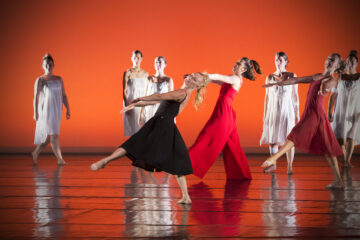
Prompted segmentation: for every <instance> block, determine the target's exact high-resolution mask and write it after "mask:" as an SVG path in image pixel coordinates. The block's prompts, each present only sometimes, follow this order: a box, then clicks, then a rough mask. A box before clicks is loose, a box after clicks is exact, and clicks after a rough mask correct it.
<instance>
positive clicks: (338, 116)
mask: <svg viewBox="0 0 360 240" xmlns="http://www.w3.org/2000/svg"><path fill="white" fill-rule="evenodd" d="M357 65H358V56H357V51H354V50H353V51H351V52H350V54H349V56H348V57H347V59H346V73H344V74H341V79H340V81H339V82H338V85H337V88H334V90H333V91H332V93H331V96H330V102H329V106H328V117H329V121H330V122H332V123H331V127H332V129H333V130H334V134H335V136H336V138H337V139H338V142H339V144H340V146H341V148H342V150H343V153H344V165H343V166H344V167H353V165H352V164H351V157H352V154H353V152H354V145H358V144H360V126H359V124H360V123H359V120H360V81H359V80H360V73H358V72H356V67H357ZM335 101H336V106H335V109H334V116H332V114H331V109H332V107H333V106H334V103H335Z"/></svg>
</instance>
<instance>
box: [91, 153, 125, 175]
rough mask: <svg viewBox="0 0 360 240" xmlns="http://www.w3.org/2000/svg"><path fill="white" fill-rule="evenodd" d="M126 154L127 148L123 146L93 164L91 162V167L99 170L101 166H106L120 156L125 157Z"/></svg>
mask: <svg viewBox="0 0 360 240" xmlns="http://www.w3.org/2000/svg"><path fill="white" fill-rule="evenodd" d="M125 155H126V150H125V149H123V148H118V149H116V150H115V151H114V152H113V153H112V154H111V155H110V156H107V157H105V158H103V159H101V160H99V161H97V162H95V163H93V164H91V166H90V168H91V170H93V171H97V170H99V169H100V168H104V167H105V165H106V164H108V163H109V162H111V161H114V160H116V159H118V158H121V157H124V156H125Z"/></svg>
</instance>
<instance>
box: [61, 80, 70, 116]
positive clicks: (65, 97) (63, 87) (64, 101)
mask: <svg viewBox="0 0 360 240" xmlns="http://www.w3.org/2000/svg"><path fill="white" fill-rule="evenodd" d="M60 82H61V91H62V96H63V104H64V106H65V107H66V119H70V106H69V101H68V98H67V96H66V93H65V86H64V81H63V80H62V79H61V78H60Z"/></svg>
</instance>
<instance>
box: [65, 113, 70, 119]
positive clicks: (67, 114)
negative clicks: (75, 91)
mask: <svg viewBox="0 0 360 240" xmlns="http://www.w3.org/2000/svg"><path fill="white" fill-rule="evenodd" d="M66 119H67V120H69V119H70V111H66Z"/></svg>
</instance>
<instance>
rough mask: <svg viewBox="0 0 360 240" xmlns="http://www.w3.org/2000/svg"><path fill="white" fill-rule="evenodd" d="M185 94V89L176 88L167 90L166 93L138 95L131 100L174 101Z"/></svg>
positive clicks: (181, 98)
mask: <svg viewBox="0 0 360 240" xmlns="http://www.w3.org/2000/svg"><path fill="white" fill-rule="evenodd" d="M185 96H186V91H185V90H184V89H178V90H175V91H171V92H167V93H162V94H159V93H155V94H152V95H149V96H145V97H140V98H138V99H135V100H134V101H133V102H138V101H146V102H147V101H163V100H174V101H181V100H183V99H184V97H185Z"/></svg>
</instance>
